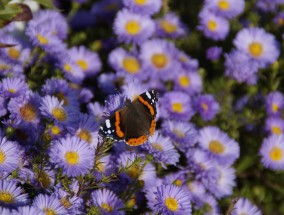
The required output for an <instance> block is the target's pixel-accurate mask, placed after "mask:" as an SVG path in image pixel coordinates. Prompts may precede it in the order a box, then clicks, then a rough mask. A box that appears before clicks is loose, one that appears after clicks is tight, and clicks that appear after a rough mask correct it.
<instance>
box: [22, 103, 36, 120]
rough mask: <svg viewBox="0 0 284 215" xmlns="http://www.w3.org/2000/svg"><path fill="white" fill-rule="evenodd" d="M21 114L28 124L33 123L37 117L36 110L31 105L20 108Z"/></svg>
mask: <svg viewBox="0 0 284 215" xmlns="http://www.w3.org/2000/svg"><path fill="white" fill-rule="evenodd" d="M20 114H21V117H22V118H23V120H25V121H27V122H31V121H33V120H34V119H35V118H36V117H37V113H36V109H35V107H34V106H32V105H31V104H25V105H23V106H22V107H21V108H20Z"/></svg>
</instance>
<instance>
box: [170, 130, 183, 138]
mask: <svg viewBox="0 0 284 215" xmlns="http://www.w3.org/2000/svg"><path fill="white" fill-rule="evenodd" d="M173 132H174V133H175V134H176V135H177V136H178V137H179V138H184V137H185V133H184V132H183V131H181V130H178V129H173Z"/></svg>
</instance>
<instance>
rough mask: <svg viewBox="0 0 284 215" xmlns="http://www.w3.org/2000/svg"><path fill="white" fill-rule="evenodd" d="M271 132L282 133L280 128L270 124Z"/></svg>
mask: <svg viewBox="0 0 284 215" xmlns="http://www.w3.org/2000/svg"><path fill="white" fill-rule="evenodd" d="M271 132H272V134H277V135H280V134H282V130H281V129H280V128H279V127H278V126H272V128H271Z"/></svg>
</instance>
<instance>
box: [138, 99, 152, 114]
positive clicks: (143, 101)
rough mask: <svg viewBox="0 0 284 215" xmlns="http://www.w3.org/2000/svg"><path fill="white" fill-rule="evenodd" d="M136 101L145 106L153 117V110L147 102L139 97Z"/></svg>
mask: <svg viewBox="0 0 284 215" xmlns="http://www.w3.org/2000/svg"><path fill="white" fill-rule="evenodd" d="M138 99H139V101H140V102H141V103H142V104H144V105H146V106H147V107H148V108H149V110H150V113H151V115H152V116H154V114H155V110H154V108H153V107H152V106H151V105H150V104H149V103H148V102H147V101H145V100H144V99H143V98H142V97H141V96H138Z"/></svg>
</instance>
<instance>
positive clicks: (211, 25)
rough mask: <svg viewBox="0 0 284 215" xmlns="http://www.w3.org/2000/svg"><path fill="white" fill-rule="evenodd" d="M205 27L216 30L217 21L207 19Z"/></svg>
mask: <svg viewBox="0 0 284 215" xmlns="http://www.w3.org/2000/svg"><path fill="white" fill-rule="evenodd" d="M207 27H208V29H209V30H210V31H216V30H217V23H216V22H215V21H214V20H209V21H208V23H207Z"/></svg>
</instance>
